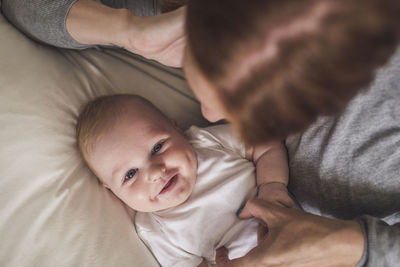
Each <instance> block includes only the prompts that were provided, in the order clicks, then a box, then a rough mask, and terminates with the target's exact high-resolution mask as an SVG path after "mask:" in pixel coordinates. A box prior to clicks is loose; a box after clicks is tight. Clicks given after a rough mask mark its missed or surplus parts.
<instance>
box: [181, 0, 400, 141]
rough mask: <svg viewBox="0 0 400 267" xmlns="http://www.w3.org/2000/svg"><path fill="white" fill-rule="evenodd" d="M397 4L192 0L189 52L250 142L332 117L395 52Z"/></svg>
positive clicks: (387, 0) (378, 0) (399, 24)
mask: <svg viewBox="0 0 400 267" xmlns="http://www.w3.org/2000/svg"><path fill="white" fill-rule="evenodd" d="M399 14H400V1H398V0H301V1H299V0H279V1H271V0H254V1H243V0H218V1H215V0H190V1H189V3H188V9H187V24H186V27H187V34H188V47H189V49H190V52H191V54H192V56H193V58H194V60H195V61H196V63H197V66H198V67H199V69H200V71H201V72H202V73H203V74H204V75H205V77H207V79H208V80H209V81H210V82H211V83H213V84H214V85H215V87H216V88H217V90H218V92H217V93H218V95H219V97H220V99H221V100H222V102H223V105H224V107H225V109H226V111H227V113H228V119H229V120H230V121H231V122H232V123H233V125H234V126H235V128H236V129H237V130H238V131H239V133H240V134H241V136H242V137H243V139H244V140H245V141H246V142H247V143H248V144H256V143H260V142H264V141H266V140H268V139H282V138H285V137H286V136H287V135H289V134H292V133H295V132H298V131H301V130H304V129H305V128H306V127H307V126H309V125H310V124H311V123H312V122H313V121H315V119H316V118H317V116H319V115H333V114H337V113H339V112H340V111H342V110H343V109H344V107H345V106H346V104H347V103H348V101H349V100H350V99H351V98H352V97H354V96H355V95H356V94H357V92H359V91H360V89H362V88H366V87H367V86H368V84H369V83H370V82H371V81H372V80H373V78H374V74H375V71H376V69H377V68H378V67H379V66H381V65H382V64H384V63H385V62H386V61H387V60H388V59H389V58H390V56H391V55H392V54H393V52H394V51H395V49H396V46H397V45H398V42H399V35H400V34H399V31H400V19H399Z"/></svg>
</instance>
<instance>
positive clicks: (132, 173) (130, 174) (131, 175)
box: [125, 169, 137, 180]
mask: <svg viewBox="0 0 400 267" xmlns="http://www.w3.org/2000/svg"><path fill="white" fill-rule="evenodd" d="M136 172H137V169H130V170H129V171H128V172H127V173H126V174H125V180H129V179H131V178H132V177H133V176H135V174H136Z"/></svg>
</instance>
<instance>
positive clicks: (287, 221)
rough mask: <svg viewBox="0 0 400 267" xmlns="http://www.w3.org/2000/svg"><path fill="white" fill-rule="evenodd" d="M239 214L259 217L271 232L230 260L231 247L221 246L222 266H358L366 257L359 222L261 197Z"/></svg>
mask: <svg viewBox="0 0 400 267" xmlns="http://www.w3.org/2000/svg"><path fill="white" fill-rule="evenodd" d="M239 216H240V217H241V218H243V219H244V218H250V217H256V218H258V219H259V220H261V221H262V222H263V223H265V224H266V225H267V227H268V233H267V234H266V236H265V238H263V240H262V242H261V243H260V244H259V245H258V246H257V247H255V248H254V249H252V250H251V251H250V252H249V253H248V254H247V255H246V256H244V257H242V258H238V259H234V260H229V259H228V256H227V255H228V253H227V250H226V249H225V248H220V249H218V250H217V257H216V260H217V264H218V266H221V267H234V266H355V265H356V264H357V263H358V261H359V260H360V259H361V257H362V253H363V250H364V237H363V234H362V231H361V227H360V225H359V224H358V223H357V222H354V221H344V220H336V219H328V218H324V217H320V216H316V215H312V214H309V213H306V212H303V211H300V210H297V209H289V208H285V207H281V206H278V205H275V204H271V203H267V202H265V201H263V200H260V199H254V200H249V201H248V202H247V204H246V206H245V208H244V209H243V211H242V212H241V213H240V215H239Z"/></svg>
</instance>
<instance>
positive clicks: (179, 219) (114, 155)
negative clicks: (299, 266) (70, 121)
mask: <svg viewBox="0 0 400 267" xmlns="http://www.w3.org/2000/svg"><path fill="white" fill-rule="evenodd" d="M77 138H78V144H79V149H80V152H81V154H82V156H83V158H84V160H85V161H86V163H87V165H88V166H89V168H90V169H91V170H92V171H93V172H94V173H95V174H96V176H97V177H98V178H99V180H100V181H101V182H102V184H103V185H104V186H105V187H106V188H108V189H110V190H111V191H112V192H113V193H114V194H115V195H116V196H117V197H118V198H120V199H121V200H122V201H123V202H124V203H125V204H127V205H128V206H129V207H131V208H132V209H134V210H136V211H138V212H137V213H136V217H135V225H136V230H137V232H138V234H139V236H140V237H141V239H142V240H143V241H144V242H145V244H146V245H147V246H148V247H149V248H150V249H151V251H152V252H153V254H154V255H155V257H156V258H157V260H158V261H159V263H160V264H161V265H162V266H174V267H176V266H184V267H187V266H198V265H205V266H207V264H210V265H213V264H215V249H216V248H218V247H221V246H225V247H226V248H227V249H228V250H229V257H230V258H236V257H240V256H243V255H245V254H246V253H247V252H248V251H249V250H250V249H252V248H253V247H255V246H256V245H257V228H258V222H257V221H256V220H255V219H249V220H240V219H239V218H237V216H236V214H235V213H236V212H237V211H238V209H239V208H240V207H241V206H243V205H244V203H245V202H246V201H247V200H248V199H250V198H254V197H256V196H257V191H258V197H259V198H262V199H264V200H266V201H271V202H275V203H277V204H279V205H285V206H289V207H290V206H293V202H292V200H291V198H290V197H289V196H288V192H287V189H286V186H287V182H288V167H287V161H286V151H285V149H284V147H283V145H282V144H281V143H280V142H273V143H270V144H265V145H260V146H257V147H253V148H245V146H244V145H243V144H242V143H240V142H239V141H238V140H237V139H236V138H235V137H234V136H233V135H232V133H231V129H230V127H229V126H228V125H219V126H213V127H209V128H205V129H200V128H197V127H194V126H192V127H191V128H190V129H189V130H188V131H186V133H185V134H184V133H182V132H181V130H180V129H179V128H178V126H177V124H176V122H175V121H173V120H169V119H167V118H166V117H165V116H164V115H163V114H162V113H161V112H160V111H159V110H158V109H157V108H156V107H155V106H153V105H152V104H151V103H150V102H149V101H147V100H145V99H143V98H141V97H138V96H134V95H113V96H103V97H100V98H98V99H96V100H94V101H92V102H90V103H89V104H88V105H87V106H86V107H85V109H84V110H83V112H82V113H81V114H80V116H79V119H78V125H77ZM256 183H257V184H258V187H257V185H256ZM257 188H258V190H257Z"/></svg>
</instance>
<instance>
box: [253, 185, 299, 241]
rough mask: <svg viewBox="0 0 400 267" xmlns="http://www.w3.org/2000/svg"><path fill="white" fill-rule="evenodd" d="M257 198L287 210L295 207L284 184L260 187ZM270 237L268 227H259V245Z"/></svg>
mask: <svg viewBox="0 0 400 267" xmlns="http://www.w3.org/2000/svg"><path fill="white" fill-rule="evenodd" d="M257 198H259V199H262V200H265V201H268V202H272V203H274V204H276V205H279V206H284V207H287V208H293V207H295V204H294V202H293V200H292V198H291V197H290V196H289V193H288V190H287V188H286V185H285V184H283V183H278V182H276V183H267V184H262V185H260V186H259V187H258V194H257ZM267 236H268V226H267V225H265V224H264V223H261V221H260V224H259V225H258V233H257V238H258V244H260V243H261V242H262V241H263V240H264V239H265V238H267Z"/></svg>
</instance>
